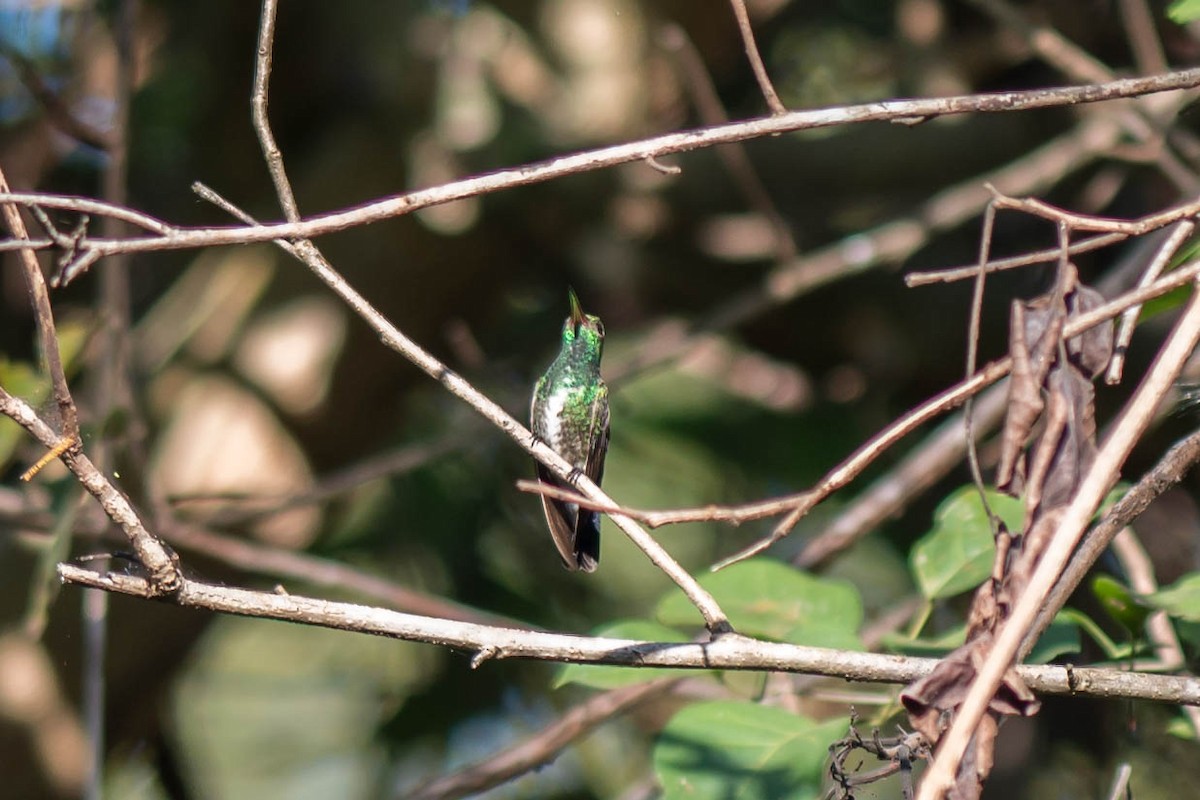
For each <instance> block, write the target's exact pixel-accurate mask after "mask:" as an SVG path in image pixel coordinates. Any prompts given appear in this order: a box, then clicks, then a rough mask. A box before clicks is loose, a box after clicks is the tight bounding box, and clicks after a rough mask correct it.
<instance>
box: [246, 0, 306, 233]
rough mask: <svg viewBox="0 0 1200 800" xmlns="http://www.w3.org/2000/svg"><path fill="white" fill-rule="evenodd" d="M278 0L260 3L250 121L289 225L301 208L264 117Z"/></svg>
mask: <svg viewBox="0 0 1200 800" xmlns="http://www.w3.org/2000/svg"><path fill="white" fill-rule="evenodd" d="M278 5H279V4H278V2H277V0H263V5H262V16H261V18H260V21H259V27H258V51H257V53H258V55H257V57H256V58H255V59H254V89H253V90H252V91H251V94H250V110H251V119H252V121H253V123H254V133H255V135H257V136H258V143H259V145H260V146H261V147H262V152H263V160H264V161H266V162H267V171H268V172H270V173H271V182H272V183H274V184H275V196H276V197H277V198H278V199H279V204H280V205H281V206H282V207H283V216H284V219H286V220H287V221H288V222H299V221H300V209H299V208H298V207H297V206H296V196H295V194H294V193H293V192H292V184H291V182H290V181H289V180H288V177H287V171H286V170H285V169H284V167H283V153H282V152H280V150H279V145H277V144H276V143H275V135H274V134H273V133H271V122H270V119H269V118H268V117H267V96H268V88H269V86H270V82H271V58H272V53H273V50H274V47H275V12H276V10H277V8H278Z"/></svg>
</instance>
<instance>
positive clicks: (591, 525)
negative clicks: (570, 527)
mask: <svg viewBox="0 0 1200 800" xmlns="http://www.w3.org/2000/svg"><path fill="white" fill-rule="evenodd" d="M575 561H576V562H577V563H578V564H579V568H580V569H581V570H583V571H584V572H595V570H596V567H598V566H599V565H600V512H599V511H588V510H587V509H580V510H579V520H578V521H577V522H576V523H575Z"/></svg>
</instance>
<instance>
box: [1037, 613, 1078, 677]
mask: <svg viewBox="0 0 1200 800" xmlns="http://www.w3.org/2000/svg"><path fill="white" fill-rule="evenodd" d="M1080 649H1081V646H1080V641H1079V626H1078V625H1077V624H1075V622H1074V620H1072V619H1071V618H1070V617H1069V616H1063V615H1062V614H1061V613H1060V614H1056V615H1055V616H1054V621H1053V622H1051V623H1050V624H1049V625H1048V626H1047V627H1046V630H1045V632H1044V633H1042V638H1040V639H1038V640H1037V644H1035V645H1034V646H1033V649H1032V650H1031V651H1029V655H1028V657H1026V659H1025V661H1026V663H1028V664H1049V663H1050V662H1051V661H1053V660H1054V659H1056V658H1058V657H1059V656H1062V655H1066V654H1067V653H1078V652H1079V651H1080Z"/></svg>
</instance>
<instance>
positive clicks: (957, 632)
mask: <svg viewBox="0 0 1200 800" xmlns="http://www.w3.org/2000/svg"><path fill="white" fill-rule="evenodd" d="M966 638H967V626H966V624H965V623H964V624H962V625H959V626H957V627H954V628H951V629H950V630H948V631H946V632H945V633H943V634H941V635H939V636H925V637H919V636H910V635H908V634H905V633H889V634H885V635H884V637H883V640H882V644H883V646H884V647H885V648H887V650H889V651H890V652H893V653H899V654H901V655H906V656H932V657H936V656H942V655H945V654H946V653H949V652H950V651H951V650H953V649H954V648H956V647H958V646H960V645H961V644H962V643H963V642H964V641H966Z"/></svg>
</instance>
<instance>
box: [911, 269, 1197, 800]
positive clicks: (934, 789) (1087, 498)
mask: <svg viewBox="0 0 1200 800" xmlns="http://www.w3.org/2000/svg"><path fill="white" fill-rule="evenodd" d="M1197 342H1200V291H1195V292H1193V294H1192V297H1191V300H1190V301H1189V302H1188V305H1187V308H1186V309H1185V311H1184V313H1183V316H1182V317H1181V318H1180V320H1179V323H1178V324H1177V325H1176V327H1175V330H1174V331H1172V333H1171V335H1170V337H1169V338H1168V339H1167V342H1166V344H1164V346H1163V348H1162V350H1160V351H1159V355H1158V358H1156V359H1155V362H1154V364H1153V365H1152V366H1151V367H1150V371H1149V372H1148V373H1147V375H1146V378H1145V380H1143V381H1142V384H1141V385H1140V386H1139V387H1138V389H1137V391H1136V392H1135V393H1134V395H1133V397H1132V398H1131V399H1130V401H1129V403H1128V404H1127V406H1126V408H1125V410H1124V412H1123V413H1122V414H1121V417H1120V419H1119V420H1118V421H1117V422H1116V424H1115V425H1113V428H1112V431H1111V432H1110V433H1109V435H1108V438H1107V439H1106V440H1105V441H1104V444H1103V445H1101V447H1100V449H1099V451H1098V452H1097V453H1096V458H1095V461H1094V463H1093V464H1092V466H1091V468H1090V469H1089V470H1088V472H1087V474H1086V476H1085V477H1084V478H1083V481H1082V483H1081V484H1080V486H1079V489H1078V490H1077V491H1076V493H1075V496H1074V498H1073V499H1072V500H1071V503H1070V505H1069V506H1068V507H1067V508H1066V510H1065V511H1064V512H1063V517H1062V520H1061V521H1060V523H1059V526H1058V530H1057V531H1056V532H1055V535H1054V538H1053V540H1052V541H1051V542H1050V544H1049V546H1048V547H1047V548H1046V551H1045V553H1044V554H1043V555H1042V558H1041V560H1040V561H1039V562H1038V565H1037V569H1036V570H1035V572H1034V574H1033V576H1032V577H1031V578H1030V581H1029V585H1028V587H1027V588H1026V590H1025V592H1024V593H1023V594H1022V595H1021V597H1020V598H1019V599H1018V601H1017V604H1016V606H1015V607H1014V608H1013V610H1012V613H1011V615H1010V616H1009V618H1008V619H1007V620H1005V622H1004V624H1003V625H1002V626H1001V628H1000V630H999V631H998V633H997V635H996V639H995V642H994V643H993V646H992V649H991V651H990V652H989V653H988V656H987V659H986V660H985V661H984V663H983V664H982V665H981V666H980V667H979V670H978V673H977V677H976V679H975V681H974V682H973V683H972V685H971V688H970V690H969V691H968V693H967V696H966V699H965V700H964V701H963V703H962V705H961V706H960V708H959V710H958V713H957V714H956V715H955V719H954V722H953V723H952V724H951V726H950V730H949V731H948V732H947V733H946V736H945V737H944V738H943V739H942V742H941V744H940V746H939V748H938V755H937V758H936V760H935V761H934V763H933V766H932V767H931V768H930V770H929V772H928V773H926V776H925V779H924V780H923V781H922V783H921V790H920V795H919V800H933V798H940V797H942V796H944V794H945V793H946V791H947V790H948V789H949V788H950V786H952V785H953V784H954V779H955V777H954V776H955V775H956V774H957V773H958V769H959V765H960V764H961V762H962V758H963V754H964V752H965V750H966V748H967V745H968V743H969V742H970V740H971V737H972V736H973V735H974V731H975V728H976V726H977V725H978V724H979V720H980V719H981V718H982V717H983V714H984V712H985V711H986V710H987V706H988V703H989V702H990V701H991V698H992V696H993V695H994V694H995V692H996V687H997V686H999V684H1000V680H1001V678H1002V677H1003V676H1004V673H1005V672H1006V671H1007V670H1008V669H1009V668H1010V667H1011V666H1012V664H1013V660H1014V658H1015V656H1016V653H1017V649H1018V647H1019V646H1020V644H1021V640H1022V639H1023V638H1024V636H1025V635H1026V633H1028V631H1029V630H1030V629H1031V627H1032V625H1033V624H1034V618H1035V617H1036V616H1037V613H1038V610H1039V608H1040V607H1041V606H1042V605H1044V603H1045V601H1046V598H1047V597H1048V596H1049V594H1050V591H1051V589H1052V588H1053V585H1054V583H1055V581H1056V580H1057V579H1058V576H1059V573H1061V572H1062V569H1063V567H1064V566H1065V565H1066V564H1067V562H1068V561H1069V560H1070V558H1071V554H1072V552H1073V551H1074V550H1075V547H1076V545H1077V544H1078V543H1079V540H1080V538H1081V537H1082V535H1083V532H1084V530H1085V528H1086V526H1087V523H1088V520H1089V519H1090V518H1091V516H1092V514H1093V513H1094V512H1095V510H1096V508H1097V506H1098V505H1099V504H1100V501H1101V500H1102V499H1103V497H1104V494H1105V493H1106V492H1107V491H1108V490H1109V489H1110V488H1111V487H1112V485H1113V483H1115V482H1116V480H1117V478H1118V477H1119V471H1120V468H1121V465H1122V464H1123V463H1124V461H1125V458H1126V456H1128V454H1129V451H1130V450H1132V449H1133V445H1134V444H1135V443H1136V442H1137V440H1138V437H1139V436H1140V435H1141V433H1142V432H1143V431H1144V430H1145V428H1146V426H1147V425H1148V424H1149V423H1150V420H1151V419H1152V417H1153V414H1154V412H1155V410H1156V409H1157V408H1158V406H1159V404H1160V403H1161V401H1162V398H1163V396H1164V395H1165V394H1166V392H1167V391H1168V390H1169V389H1170V387H1171V385H1172V384H1173V383H1174V381H1175V378H1176V377H1177V376H1178V374H1179V370H1180V369H1182V367H1183V363H1184V361H1185V360H1186V359H1187V358H1188V356H1190V355H1191V352H1192V350H1194V349H1195V347H1196V344H1197Z"/></svg>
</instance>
